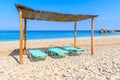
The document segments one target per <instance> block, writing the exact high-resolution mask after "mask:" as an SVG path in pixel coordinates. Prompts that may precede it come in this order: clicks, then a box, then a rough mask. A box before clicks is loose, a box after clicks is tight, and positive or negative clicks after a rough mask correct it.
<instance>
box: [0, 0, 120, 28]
mask: <svg viewBox="0 0 120 80" xmlns="http://www.w3.org/2000/svg"><path fill="white" fill-rule="evenodd" d="M15 3H17V4H22V5H25V6H28V7H31V8H34V9H39V10H47V11H54V12H61V13H72V14H97V15H99V16H98V17H97V18H95V29H96V30H97V29H101V28H104V29H120V0H1V1H0V30H19V16H18V12H17V10H16V7H15ZM73 29H74V23H73V22H53V21H36V20H28V21H27V30H73ZM77 29H78V30H90V29H91V19H88V20H83V21H78V22H77Z"/></svg>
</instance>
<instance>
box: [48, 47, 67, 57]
mask: <svg viewBox="0 0 120 80" xmlns="http://www.w3.org/2000/svg"><path fill="white" fill-rule="evenodd" d="M47 50H49V51H50V52H51V54H52V55H53V56H54V55H55V54H58V55H64V54H69V52H68V51H66V50H63V49H60V48H57V47H49V48H47Z"/></svg>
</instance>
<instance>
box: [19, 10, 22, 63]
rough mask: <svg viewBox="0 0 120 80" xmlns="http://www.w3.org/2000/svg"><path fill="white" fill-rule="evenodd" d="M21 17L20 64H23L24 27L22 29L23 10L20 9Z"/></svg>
mask: <svg viewBox="0 0 120 80" xmlns="http://www.w3.org/2000/svg"><path fill="white" fill-rule="evenodd" d="M19 19H20V64H23V29H22V11H21V10H20V11H19Z"/></svg>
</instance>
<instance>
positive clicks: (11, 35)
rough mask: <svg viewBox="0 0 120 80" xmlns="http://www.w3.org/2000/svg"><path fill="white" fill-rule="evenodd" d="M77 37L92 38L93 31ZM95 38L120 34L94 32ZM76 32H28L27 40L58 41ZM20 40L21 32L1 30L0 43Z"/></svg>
mask: <svg viewBox="0 0 120 80" xmlns="http://www.w3.org/2000/svg"><path fill="white" fill-rule="evenodd" d="M76 36H77V37H90V36H91V30H77V34H76ZM94 36H120V32H112V33H99V30H95V31H94ZM73 37H74V31H63V30H59V31H58V30H57V31H56V30H52V31H40V30H39V31H35V30H33V31H27V40H37V39H56V38H73ZM15 40H19V31H17V30H0V42H2V41H15Z"/></svg>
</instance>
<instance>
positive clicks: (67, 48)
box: [62, 46, 85, 52]
mask: <svg viewBox="0 0 120 80" xmlns="http://www.w3.org/2000/svg"><path fill="white" fill-rule="evenodd" d="M62 48H63V49H65V50H68V51H72V52H77V51H85V49H84V48H75V47H72V46H62Z"/></svg>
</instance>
